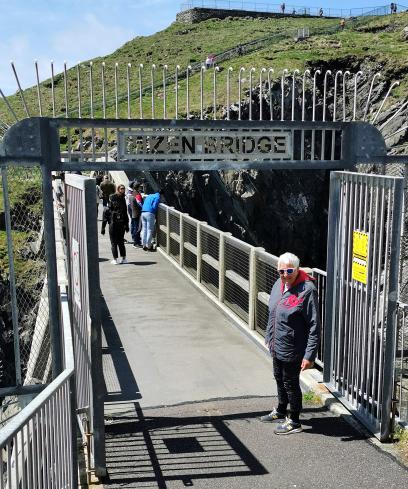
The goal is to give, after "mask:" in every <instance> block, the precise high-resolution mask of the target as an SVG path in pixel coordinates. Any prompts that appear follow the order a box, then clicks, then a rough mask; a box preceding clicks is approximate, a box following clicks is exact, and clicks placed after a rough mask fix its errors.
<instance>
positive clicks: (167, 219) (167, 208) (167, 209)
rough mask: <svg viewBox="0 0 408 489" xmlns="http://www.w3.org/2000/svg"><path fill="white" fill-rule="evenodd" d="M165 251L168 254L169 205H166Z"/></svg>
mask: <svg viewBox="0 0 408 489" xmlns="http://www.w3.org/2000/svg"><path fill="white" fill-rule="evenodd" d="M166 253H167V254H168V255H170V207H166Z"/></svg>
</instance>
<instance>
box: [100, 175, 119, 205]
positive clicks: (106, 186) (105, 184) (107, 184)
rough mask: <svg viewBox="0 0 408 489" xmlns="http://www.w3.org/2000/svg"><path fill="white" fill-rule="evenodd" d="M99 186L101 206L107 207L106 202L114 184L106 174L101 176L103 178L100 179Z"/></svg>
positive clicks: (112, 191) (113, 188) (113, 191)
mask: <svg viewBox="0 0 408 489" xmlns="http://www.w3.org/2000/svg"><path fill="white" fill-rule="evenodd" d="M100 187H101V190H102V204H103V207H107V205H108V202H109V196H110V195H112V194H114V193H115V184H114V183H113V182H111V181H110V180H109V176H108V175H105V176H104V177H103V180H102V183H101V185H100Z"/></svg>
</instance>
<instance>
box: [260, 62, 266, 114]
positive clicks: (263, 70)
mask: <svg viewBox="0 0 408 489" xmlns="http://www.w3.org/2000/svg"><path fill="white" fill-rule="evenodd" d="M264 73H266V68H261V70H260V72H259V120H260V121H262V120H263V111H262V109H263V104H262V102H263V95H262V92H263V86H262V75H263V74H264Z"/></svg>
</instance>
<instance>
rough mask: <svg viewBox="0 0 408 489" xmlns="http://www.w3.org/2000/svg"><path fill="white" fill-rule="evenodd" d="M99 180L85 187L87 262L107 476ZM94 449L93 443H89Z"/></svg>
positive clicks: (96, 403) (100, 456)
mask: <svg viewBox="0 0 408 489" xmlns="http://www.w3.org/2000/svg"><path fill="white" fill-rule="evenodd" d="M95 192H96V184H95V180H93V179H92V180H91V179H88V180H86V181H85V186H84V201H85V202H84V204H85V205H84V207H85V209H84V212H85V222H86V234H87V257H88V260H87V265H88V274H87V275H88V280H89V285H88V294H89V319H90V327H91V335H90V337H91V369H92V398H93V402H92V405H93V406H92V407H93V412H92V413H91V416H92V424H91V426H92V434H93V442H94V443H93V450H94V464H95V475H96V476H97V477H104V476H105V475H106V454H105V421H104V397H105V383H104V380H103V378H102V376H101V375H99V374H100V372H102V370H103V366H102V332H101V318H100V296H101V292H100V286H99V284H100V281H99V261H98V257H99V250H98V228H97V215H96V207H95ZM88 450H90V445H89V446H88Z"/></svg>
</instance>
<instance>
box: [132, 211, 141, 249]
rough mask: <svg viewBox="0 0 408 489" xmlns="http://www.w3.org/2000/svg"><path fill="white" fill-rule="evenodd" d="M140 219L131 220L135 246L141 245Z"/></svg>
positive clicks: (133, 218)
mask: <svg viewBox="0 0 408 489" xmlns="http://www.w3.org/2000/svg"><path fill="white" fill-rule="evenodd" d="M139 219H140V217H131V220H130V234H131V235H132V240H133V244H140V243H141V240H140V230H139Z"/></svg>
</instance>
